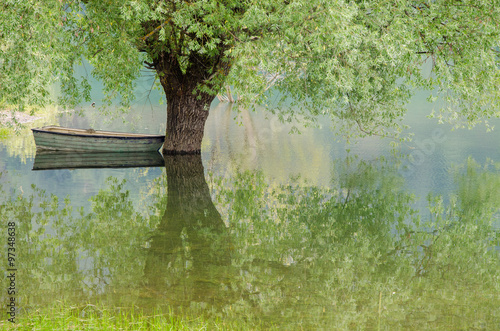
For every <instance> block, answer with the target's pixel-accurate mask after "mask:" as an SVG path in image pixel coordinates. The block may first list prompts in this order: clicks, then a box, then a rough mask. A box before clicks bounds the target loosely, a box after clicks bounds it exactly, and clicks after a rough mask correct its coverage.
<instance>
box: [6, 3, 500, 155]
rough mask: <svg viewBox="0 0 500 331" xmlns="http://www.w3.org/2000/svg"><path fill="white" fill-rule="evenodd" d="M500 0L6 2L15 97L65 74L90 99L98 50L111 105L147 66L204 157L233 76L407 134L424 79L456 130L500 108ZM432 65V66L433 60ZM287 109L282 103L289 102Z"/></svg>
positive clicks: (171, 144)
mask: <svg viewBox="0 0 500 331" xmlns="http://www.w3.org/2000/svg"><path fill="white" fill-rule="evenodd" d="M499 5H500V3H499V2H498V0H496V1H493V2H491V1H485V0H484V1H470V0H464V1H447V0H438V1H423V0H420V1H419V0H417V1H411V2H406V1H402V2H401V1H389V2H388V1H381V0H380V1H369V2H366V1H347V0H346V1H341V0H340V1H324V0H307V1H306V0H262V1H248V0H199V1H195V0H189V1H188V0H185V1H182V0H135V1H131V0H130V1H97V0H82V1H77V0H48V1H43V3H42V2H40V1H35V0H30V1H24V2H22V3H21V2H17V1H8V0H2V1H1V2H0V11H1V13H0V15H1V19H0V31H1V32H0V40H1V46H0V47H1V48H0V49H1V56H0V82H1V87H0V91H1V95H2V101H3V102H4V103H10V104H16V105H20V106H21V107H22V106H23V105H26V104H30V105H37V104H43V103H46V102H47V101H48V100H49V96H50V93H49V92H48V91H49V87H50V86H51V84H52V83H53V82H54V81H58V82H59V83H60V86H61V89H62V92H63V95H64V97H65V98H64V100H62V101H64V102H65V104H75V103H77V102H79V101H81V100H82V98H88V97H89V89H90V86H89V84H88V82H87V78H86V77H81V78H78V79H77V78H75V77H73V67H74V65H75V64H76V63H78V62H79V61H81V60H82V58H85V59H87V60H88V61H89V62H90V63H91V64H92V65H93V68H94V69H93V75H94V76H95V77H96V78H98V79H101V80H102V81H103V83H104V86H105V87H104V92H105V93H106V95H107V99H108V101H111V100H113V99H115V98H117V97H119V98H120V100H121V103H122V104H123V105H124V106H128V105H129V104H130V101H131V99H132V98H133V96H132V94H131V91H132V89H133V86H134V79H135V78H136V77H137V76H138V75H139V73H140V68H141V66H144V65H145V66H146V67H147V68H149V69H152V70H154V71H155V72H156V74H157V76H158V78H159V81H160V83H161V86H162V87H163V89H164V91H165V95H166V99H167V132H166V135H167V138H166V144H165V145H164V148H163V152H164V153H167V154H168V153H199V152H200V149H201V140H202V137H203V127H204V123H205V120H206V118H207V116H208V108H209V105H210V103H211V101H212V100H213V98H214V96H215V94H216V93H218V92H219V91H220V90H221V89H222V88H224V85H225V84H230V85H231V86H233V88H234V90H235V91H236V92H237V94H238V97H239V99H240V100H241V102H246V103H247V105H249V104H251V103H263V104H267V103H268V100H270V97H271V96H272V97H273V98H272V99H271V100H272V101H275V102H274V103H273V105H272V107H271V106H270V105H269V108H268V109H270V110H271V111H273V112H276V113H278V115H279V116H280V118H281V119H282V120H283V121H292V120H295V119H299V120H310V121H314V120H315V118H316V116H317V115H318V114H329V115H331V116H332V118H333V119H334V120H335V121H336V122H337V123H340V124H341V128H343V129H344V133H349V134H353V133H355V132H357V133H358V134H361V135H372V134H378V135H382V136H388V135H390V136H395V137H397V136H398V135H399V133H400V132H401V129H402V125H401V122H400V120H401V119H402V117H403V115H404V113H405V107H404V105H405V103H406V102H407V101H408V100H409V98H410V97H411V95H412V91H414V90H415V89H416V88H426V89H429V90H432V91H436V92H438V93H440V94H442V95H443V98H444V99H443V100H444V101H446V102H445V103H444V106H443V107H442V112H440V113H439V114H438V115H437V116H438V117H440V118H442V119H448V120H450V121H452V122H453V123H454V124H456V125H457V126H462V125H465V124H467V125H474V124H476V123H478V122H480V121H481V120H484V119H488V118H490V117H498V116H499V114H500V102H499V101H500V92H499V89H498V85H499V83H500V70H499V65H500V60H499V45H500V37H499V36H500V34H499V33H500V28H499V25H498V24H499V18H500V9H499V8H500V6H499ZM426 61H427V63H428V64H427V66H428V67H430V70H422V67H423V66H424V64H425V63H426ZM285 104H286V107H282V105H285Z"/></svg>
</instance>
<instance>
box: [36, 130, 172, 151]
mask: <svg viewBox="0 0 500 331" xmlns="http://www.w3.org/2000/svg"><path fill="white" fill-rule="evenodd" d="M31 130H32V131H33V136H34V137H35V144H36V147H37V149H49V150H65V151H75V152H77V151H89V152H147V151H153V152H156V151H158V149H160V147H161V146H162V144H163V141H164V140H165V136H162V135H154V134H138V133H122V132H112V131H96V130H93V129H88V130H83V129H72V128H64V127H60V126H44V127H43V128H38V129H31Z"/></svg>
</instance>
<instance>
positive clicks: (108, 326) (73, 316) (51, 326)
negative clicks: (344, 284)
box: [0, 304, 268, 331]
mask: <svg viewBox="0 0 500 331" xmlns="http://www.w3.org/2000/svg"><path fill="white" fill-rule="evenodd" d="M255 328H259V329H260V328H263V327H262V326H258V325H255V324H253V325H249V324H247V323H246V322H245V321H243V320H240V321H229V322H228V321H224V320H220V319H218V318H208V317H203V316H197V317H195V316H178V315H175V314H174V313H172V312H167V313H165V312H162V311H160V310H157V311H154V312H152V313H146V312H144V311H137V310H134V309H126V310H124V309H109V308H106V307H104V306H96V305H93V304H87V305H85V306H83V307H81V306H80V307H71V306H64V305H57V306H54V307H51V308H46V309H37V310H33V311H31V312H28V313H26V314H22V315H21V316H19V317H16V323H11V322H9V321H7V320H3V321H0V329H1V330H30V331H31V330H253V329H255ZM266 329H268V328H266Z"/></svg>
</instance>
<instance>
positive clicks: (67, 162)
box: [33, 150, 165, 170]
mask: <svg viewBox="0 0 500 331" xmlns="http://www.w3.org/2000/svg"><path fill="white" fill-rule="evenodd" d="M164 166H165V161H164V160H163V157H162V155H161V154H160V153H158V152H134V153H127V152H125V153H116V152H108V153H106V152H98V153H96V152H80V153H74V152H68V151H51V150H38V151H37V152H36V155H35V160H34V163H33V170H56V169H85V168H135V167H164Z"/></svg>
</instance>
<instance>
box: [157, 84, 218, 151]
mask: <svg viewBox="0 0 500 331" xmlns="http://www.w3.org/2000/svg"><path fill="white" fill-rule="evenodd" d="M212 99H213V96H209V97H202V98H201V100H198V99H197V96H195V95H192V94H191V93H186V94H181V95H170V96H167V130H166V138H165V143H164V145H163V154H164V155H167V154H199V153H200V151H201V142H202V140H203V132H204V129H205V122H206V120H207V118H208V108H209V107H210V103H211V101H212Z"/></svg>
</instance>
